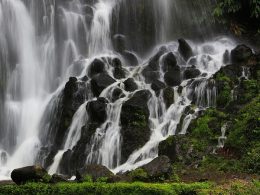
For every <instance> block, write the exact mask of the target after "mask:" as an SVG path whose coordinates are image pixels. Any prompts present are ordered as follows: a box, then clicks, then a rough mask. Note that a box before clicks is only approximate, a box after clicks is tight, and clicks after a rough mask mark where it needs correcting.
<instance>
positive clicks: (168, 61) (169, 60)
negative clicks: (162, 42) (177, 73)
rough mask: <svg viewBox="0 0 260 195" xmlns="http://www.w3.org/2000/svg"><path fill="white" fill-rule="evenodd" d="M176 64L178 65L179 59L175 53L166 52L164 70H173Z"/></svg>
mask: <svg viewBox="0 0 260 195" xmlns="http://www.w3.org/2000/svg"><path fill="white" fill-rule="evenodd" d="M176 65H177V60H176V57H175V55H174V54H173V53H172V52H169V53H168V54H166V56H165V57H164V61H163V66H162V70H163V71H164V72H167V71H171V70H172V69H174V67H175V66H176Z"/></svg>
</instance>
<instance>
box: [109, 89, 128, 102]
mask: <svg viewBox="0 0 260 195" xmlns="http://www.w3.org/2000/svg"><path fill="white" fill-rule="evenodd" d="M123 97H125V94H124V93H123V91H122V90H121V89H120V88H115V89H114V91H113V93H112V102H115V101H116V100H118V99H120V98H123Z"/></svg>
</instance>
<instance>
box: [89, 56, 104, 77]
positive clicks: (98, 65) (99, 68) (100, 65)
mask: <svg viewBox="0 0 260 195" xmlns="http://www.w3.org/2000/svg"><path fill="white" fill-rule="evenodd" d="M89 66H90V67H89V70H88V75H89V76H90V77H91V78H92V77H93V76H95V75H97V74H99V73H104V72H105V71H106V66H105V64H104V62H103V61H102V60H100V59H95V60H94V61H93V62H92V63H91V64H90V65H89Z"/></svg>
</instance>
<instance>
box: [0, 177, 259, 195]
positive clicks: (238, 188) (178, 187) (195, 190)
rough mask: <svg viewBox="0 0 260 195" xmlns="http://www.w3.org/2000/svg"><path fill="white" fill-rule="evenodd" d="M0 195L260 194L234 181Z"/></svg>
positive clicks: (12, 190) (253, 185)
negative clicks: (218, 183)
mask: <svg viewBox="0 0 260 195" xmlns="http://www.w3.org/2000/svg"><path fill="white" fill-rule="evenodd" d="M0 194H1V195H6V194H14V195H31V194H32V195H48V194H55V195H60V194H61V195H63V194H64V195H65V194H66V195H70V194H72V195H73V194H75V195H77V194H79V195H80V194H88V195H92V194H93V195H103V194H104V195H121V194H122V195H125V194H127V195H139V194H140V195H157V194H158V195H171V194H172V195H178V194H180V195H206V194H212V195H213V194H216V195H225V194H234V195H236V194H237V195H240V194H241V195H255V194H260V182H259V181H252V182H247V181H244V180H235V181H231V182H228V183H226V184H223V185H216V184H214V183H209V182H203V183H191V184H185V183H142V182H135V183H114V184H107V183H102V182H97V183H92V182H84V183H58V184H43V183H27V184H25V185H21V186H17V185H2V186H0Z"/></svg>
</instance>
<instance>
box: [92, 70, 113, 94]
mask: <svg viewBox="0 0 260 195" xmlns="http://www.w3.org/2000/svg"><path fill="white" fill-rule="evenodd" d="M114 82H116V80H115V79H113V78H112V77H111V76H109V75H108V74H106V73H100V74H97V75H95V76H94V77H93V78H92V79H91V90H92V92H93V94H94V96H95V97H98V96H99V95H100V93H101V92H102V91H103V90H104V89H105V88H107V87H108V86H110V85H112V84H113V83H114Z"/></svg>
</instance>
